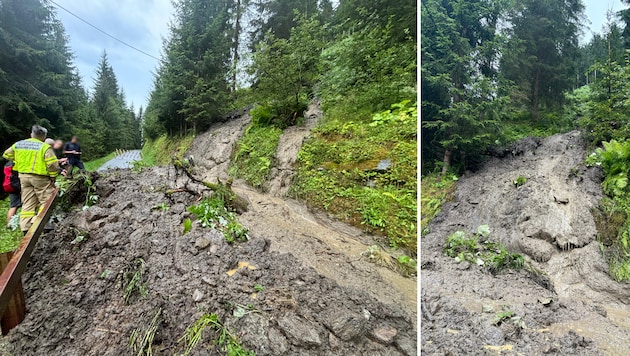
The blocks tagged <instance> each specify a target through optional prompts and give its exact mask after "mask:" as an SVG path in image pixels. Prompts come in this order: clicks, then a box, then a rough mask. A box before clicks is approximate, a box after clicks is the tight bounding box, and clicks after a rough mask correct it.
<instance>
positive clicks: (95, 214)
mask: <svg viewBox="0 0 630 356" xmlns="http://www.w3.org/2000/svg"><path fill="white" fill-rule="evenodd" d="M108 216H109V211H108V210H106V209H103V208H101V207H100V206H92V207H90V208H89V209H88V210H87V211H86V214H85V220H86V221H87V222H88V223H91V222H94V221H97V220H101V219H105V218H106V217H108Z"/></svg>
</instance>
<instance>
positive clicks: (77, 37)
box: [54, 0, 625, 109]
mask: <svg viewBox="0 0 630 356" xmlns="http://www.w3.org/2000/svg"><path fill="white" fill-rule="evenodd" d="M54 1H55V2H56V3H58V4H59V5H61V6H63V7H65V8H66V9H68V10H70V11H72V12H73V13H75V14H76V15H78V16H80V17H82V18H83V19H85V20H86V21H88V22H90V23H91V24H93V25H94V26H96V27H98V28H100V29H102V30H103V31H105V32H107V33H109V34H111V35H113V36H115V37H118V38H120V39H121V40H123V41H125V42H127V43H129V44H131V45H133V46H135V47H137V48H139V49H141V50H143V51H145V52H147V53H149V54H151V55H153V56H155V57H158V58H159V57H160V51H161V49H162V38H164V37H166V36H168V24H169V22H170V21H171V19H172V15H173V7H172V5H171V0H54ZM584 3H585V5H586V16H587V17H588V19H589V21H590V23H586V24H585V25H586V26H587V27H586V28H585V31H584V37H583V39H582V43H584V42H586V41H588V39H590V37H591V36H592V33H593V32H601V30H602V26H603V25H604V24H605V22H606V11H607V10H608V9H612V10H614V11H618V10H620V9H622V8H624V7H625V6H623V5H622V4H621V2H620V1H619V0H585V1H584ZM57 15H58V17H59V19H60V20H61V21H62V23H63V25H64V27H65V29H66V33H67V34H68V36H69V37H70V47H71V48H72V51H73V52H74V53H75V55H76V59H75V63H76V65H77V67H78V69H79V72H80V73H81V76H82V77H83V83H84V85H85V86H86V87H87V88H88V89H90V90H91V89H92V86H93V80H94V76H95V69H96V66H97V64H98V61H99V58H100V56H101V53H102V52H103V50H105V51H107V54H108V56H109V60H110V63H111V65H112V67H113V68H114V71H115V73H116V76H117V77H118V82H119V84H120V85H121V86H122V87H123V88H124V90H125V94H126V96H127V102H128V103H132V102H133V104H134V105H135V108H136V109H138V107H140V106H141V105H142V106H144V107H146V104H147V102H148V97H149V93H150V91H151V88H152V84H153V73H154V72H155V69H156V68H157V64H158V63H157V60H155V59H153V58H150V57H148V56H146V55H144V54H142V53H139V52H137V51H135V50H133V49H131V48H129V47H126V46H125V45H123V44H121V43H119V42H117V41H115V40H113V39H111V38H109V37H107V36H106V35H104V34H102V33H100V32H98V31H97V30H95V29H94V28H92V27H90V26H89V25H87V24H85V23H83V22H81V21H80V20H78V19H77V18H75V17H73V16H72V15H70V14H68V13H67V12H66V11H64V10H62V9H57Z"/></svg>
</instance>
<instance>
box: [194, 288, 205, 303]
mask: <svg viewBox="0 0 630 356" xmlns="http://www.w3.org/2000/svg"><path fill="white" fill-rule="evenodd" d="M202 299H203V293H202V292H201V291H200V290H199V289H195V291H194V292H193V300H194V301H195V302H199V301H201V300H202Z"/></svg>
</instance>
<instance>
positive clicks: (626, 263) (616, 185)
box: [586, 140, 630, 282]
mask: <svg viewBox="0 0 630 356" xmlns="http://www.w3.org/2000/svg"><path fill="white" fill-rule="evenodd" d="M586 163H587V164H588V165H597V166H601V167H602V169H603V170H604V174H605V178H604V181H603V183H602V187H603V189H604V193H605V194H606V195H607V196H606V197H605V198H604V199H602V202H601V204H600V206H599V208H598V209H595V211H593V216H594V218H595V223H596V225H597V231H598V240H599V242H600V244H601V247H602V251H603V253H604V255H605V257H606V259H607V260H608V263H609V266H610V269H609V273H610V276H611V277H612V278H613V279H615V280H616V281H618V282H621V281H630V219H629V217H630V184H628V183H629V182H628V178H629V177H630V141H623V142H620V141H616V140H611V141H610V142H603V148H598V149H596V150H595V152H594V153H593V154H591V155H590V156H589V157H588V159H587V160H586Z"/></svg>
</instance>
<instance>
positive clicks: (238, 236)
mask: <svg viewBox="0 0 630 356" xmlns="http://www.w3.org/2000/svg"><path fill="white" fill-rule="evenodd" d="M188 211H190V212H191V213H193V214H195V216H196V217H197V219H199V222H200V223H201V226H203V227H209V228H212V229H217V230H219V231H221V232H222V233H223V236H224V237H225V240H226V241H227V242H229V243H232V242H234V241H236V240H241V241H247V240H248V239H249V237H248V235H247V232H248V230H247V228H245V227H243V225H241V224H240V223H239V222H238V220H237V218H236V214H235V213H233V212H231V211H229V210H228V209H227V207H226V205H225V202H224V201H223V200H222V199H219V198H218V197H215V196H214V195H213V196H212V197H211V198H206V199H204V200H202V201H201V202H200V203H199V204H197V205H193V206H191V207H189V208H188Z"/></svg>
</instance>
